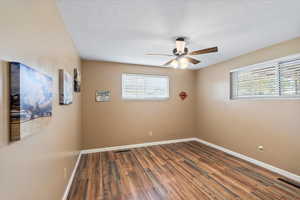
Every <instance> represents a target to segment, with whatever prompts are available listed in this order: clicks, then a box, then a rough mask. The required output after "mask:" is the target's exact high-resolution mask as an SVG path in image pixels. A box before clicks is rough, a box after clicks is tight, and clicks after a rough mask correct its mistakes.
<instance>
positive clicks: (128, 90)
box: [122, 73, 169, 100]
mask: <svg viewBox="0 0 300 200" xmlns="http://www.w3.org/2000/svg"><path fill="white" fill-rule="evenodd" d="M122 98H123V99H132V100H159V99H167V98H169V77H168V76H161V75H144V74H127V73H126V74H122Z"/></svg>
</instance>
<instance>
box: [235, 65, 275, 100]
mask: <svg viewBox="0 0 300 200" xmlns="http://www.w3.org/2000/svg"><path fill="white" fill-rule="evenodd" d="M231 76H232V96H233V97H259V96H275V95H277V94H278V86H277V84H276V82H277V72H276V67H275V66H267V67H263V68H259V69H250V70H249V69H248V70H245V71H243V70H242V71H237V72H233V73H232V74H231Z"/></svg>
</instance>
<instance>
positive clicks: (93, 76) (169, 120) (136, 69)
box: [82, 61, 196, 149]
mask: <svg viewBox="0 0 300 200" xmlns="http://www.w3.org/2000/svg"><path fill="white" fill-rule="evenodd" d="M82 66H83V67H82V69H83V73H82V78H83V80H82V84H83V88H82V94H83V99H82V101H83V130H84V133H83V134H84V139H83V141H84V148H85V149H88V148H97V147H104V146H115V145H126V144H135V143H143V142H151V141H160V140H170V139H178V138H187V137H194V136H195V127H196V124H195V119H196V116H195V114H196V110H195V105H196V102H195V83H196V79H195V78H196V73H195V71H190V70H174V69H170V68H168V69H167V68H157V67H156V68H155V67H147V66H138V65H128V64H119V63H110V62H94V61H83V65H82ZM123 72H128V73H143V74H161V75H168V76H169V77H170V87H171V88H170V95H171V98H170V99H169V100H166V101H129V100H127V101H124V100H122V97H121V75H122V73H123ZM96 90H110V91H111V94H112V100H111V102H101V103H100V102H95V91H96ZM180 91H186V92H187V93H188V95H189V96H188V98H187V99H186V100H185V101H182V100H181V99H180V98H179V96H178V94H179V92H180ZM149 131H152V132H153V136H149Z"/></svg>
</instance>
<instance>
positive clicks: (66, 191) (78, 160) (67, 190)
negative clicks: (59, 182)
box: [62, 152, 81, 200]
mask: <svg viewBox="0 0 300 200" xmlns="http://www.w3.org/2000/svg"><path fill="white" fill-rule="evenodd" d="M80 158H81V152H80V153H79V155H78V157H77V161H76V163H75V166H74V169H73V171H72V174H71V176H70V178H69V181H68V184H67V187H66V189H65V192H64V195H63V198H62V200H67V198H68V194H69V191H70V189H71V186H72V183H73V180H74V177H75V174H76V170H77V168H78V165H79V162H80Z"/></svg>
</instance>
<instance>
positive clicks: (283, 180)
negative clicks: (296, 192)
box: [278, 178, 300, 189]
mask: <svg viewBox="0 0 300 200" xmlns="http://www.w3.org/2000/svg"><path fill="white" fill-rule="evenodd" d="M278 180H279V181H282V182H284V183H286V184H289V185H291V186H294V187H295V188H298V189H300V184H299V183H296V182H292V181H289V180H286V179H283V178H278Z"/></svg>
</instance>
